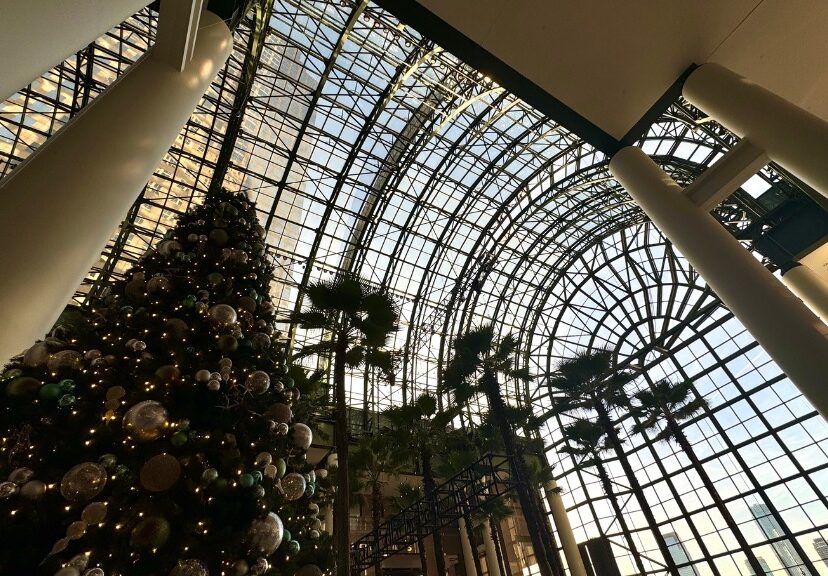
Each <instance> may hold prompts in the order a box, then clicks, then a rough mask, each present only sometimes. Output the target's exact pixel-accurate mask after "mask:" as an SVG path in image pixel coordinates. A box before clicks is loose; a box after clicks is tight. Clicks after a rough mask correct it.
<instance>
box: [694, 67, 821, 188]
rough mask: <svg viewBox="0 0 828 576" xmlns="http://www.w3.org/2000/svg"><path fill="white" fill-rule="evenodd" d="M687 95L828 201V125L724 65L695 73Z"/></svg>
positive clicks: (700, 107) (695, 104)
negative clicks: (827, 160)
mask: <svg viewBox="0 0 828 576" xmlns="http://www.w3.org/2000/svg"><path fill="white" fill-rule="evenodd" d="M682 94H683V96H684V97H685V98H687V100H688V101H689V102H690V103H691V104H693V105H694V106H696V107H698V108H699V109H701V110H702V111H703V112H704V113H706V114H709V115H710V116H711V117H712V118H713V119H714V120H716V121H717V122H719V123H720V124H722V125H723V126H724V127H725V128H727V129H728V130H730V131H731V132H734V133H735V134H737V135H738V136H740V137H743V138H748V139H749V140H750V141H751V142H752V143H753V144H754V145H756V146H758V147H759V148H762V149H763V150H765V152H767V154H768V156H769V157H770V159H771V160H773V161H774V162H778V163H779V164H781V165H782V166H783V167H785V168H787V169H788V170H790V171H791V172H793V173H794V174H796V175H797V176H798V177H799V178H801V179H802V180H803V181H805V182H806V183H807V184H808V185H810V186H811V187H813V188H814V189H815V190H817V191H819V192H820V193H821V194H823V195H826V196H828V162H826V160H825V159H826V158H828V122H825V121H824V120H822V119H821V118H818V117H817V116H814V115H813V114H811V113H810V112H806V111H805V110H803V109H802V108H800V107H799V106H796V105H794V104H792V103H791V102H789V101H787V100H785V99H784V98H781V97H780V96H777V95H776V94H774V93H773V92H770V91H769V90H766V89H765V88H762V87H761V86H759V85H757V84H753V83H752V82H750V81H749V80H747V79H745V78H743V77H741V76H739V75H738V74H735V73H733V72H731V71H730V70H728V69H727V68H724V67H722V66H720V65H718V64H712V63H709V64H703V65H702V66H699V67H698V68H697V69H696V70H694V71H693V73H691V74H690V76H689V77H688V78H687V81H686V82H685V83H684V87H683V89H682Z"/></svg>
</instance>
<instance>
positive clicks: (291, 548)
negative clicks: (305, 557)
mask: <svg viewBox="0 0 828 576" xmlns="http://www.w3.org/2000/svg"><path fill="white" fill-rule="evenodd" d="M287 546H288V547H287V551H288V553H289V554H299V550H300V548H301V546H299V542H297V541H296V540H291V541H290V542H288V544H287Z"/></svg>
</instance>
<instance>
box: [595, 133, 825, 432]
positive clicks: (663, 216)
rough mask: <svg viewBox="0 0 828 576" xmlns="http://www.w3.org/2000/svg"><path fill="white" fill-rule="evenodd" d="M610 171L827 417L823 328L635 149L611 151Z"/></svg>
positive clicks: (750, 255) (811, 314)
mask: <svg viewBox="0 0 828 576" xmlns="http://www.w3.org/2000/svg"><path fill="white" fill-rule="evenodd" d="M610 172H611V173H612V175H613V176H615V178H616V179H617V180H618V182H620V183H621V185H622V186H624V188H625V189H626V190H627V192H628V193H629V194H630V196H631V197H632V199H633V200H634V201H635V202H636V203H637V204H638V205H639V206H640V207H641V208H642V210H644V212H645V213H646V214H647V216H649V217H650V219H651V220H652V221H653V223H655V225H656V226H657V227H658V228H659V230H661V232H662V233H664V235H665V236H666V237H667V238H668V239H669V240H670V241H671V242H672V243H673V244H674V245H675V247H676V248H677V249H678V250H679V251H680V252H681V253H682V254H683V255H684V256H685V257H686V258H687V261H688V262H689V263H690V264H691V265H692V266H693V267H694V268H695V269H696V270H697V271H698V272H699V274H701V276H702V278H704V280H705V281H706V282H707V283H708V285H709V286H710V287H711V288H712V289H713V291H715V292H716V294H717V295H718V296H719V298H721V300H722V302H724V304H725V305H726V306H727V307H728V308H729V309H730V310H731V312H733V314H734V315H735V316H736V317H737V318H738V319H739V321H740V322H741V323H742V324H744V326H745V328H747V330H748V331H749V332H750V333H751V334H752V335H753V337H754V338H756V340H757V341H758V342H759V344H761V345H762V347H763V348H764V349H765V351H767V353H768V354H769V355H770V356H771V358H773V359H774V360H775V361H776V362H777V364H779V366H780V368H781V369H782V370H784V371H785V373H786V374H787V375H788V377H789V378H790V379H791V381H793V383H794V384H796V386H797V387H798V388H799V390H800V391H801V392H802V393H803V394H804V395H805V397H806V398H808V400H809V401H810V402H811V403H812V404H813V405H814V406H815V407H816V409H817V410H818V411H819V412H820V413H821V414H822V415H823V416H828V385H826V380H825V375H826V374H828V326H826V325H825V324H824V323H823V322H822V321H820V319H819V318H817V317H816V316H815V315H814V314H813V312H811V311H810V310H809V309H808V308H807V307H806V306H804V305H803V304H802V302H800V300H799V299H798V298H796V296H794V295H793V293H791V291H790V290H788V289H787V288H785V286H783V285H782V283H781V282H779V281H778V280H777V279H776V278H775V277H774V276H773V274H771V273H770V272H769V271H768V270H767V269H766V268H765V267H764V266H762V264H761V263H760V262H759V261H758V260H757V259H756V258H754V257H753V255H752V254H751V253H750V252H748V251H747V250H746V249H745V248H744V247H743V246H742V245H741V244H740V243H739V241H737V240H736V239H735V238H734V237H733V236H732V235H731V234H730V233H729V232H728V231H727V230H725V228H724V227H723V226H722V225H721V224H719V223H718V222H717V221H716V220H715V219H714V218H713V217H712V216H711V215H710V214H708V213H707V212H705V211H704V210H702V209H701V208H699V207H697V206H695V205H694V204H693V203H692V202H691V201H690V200H689V199H688V198H687V197H686V196H684V194H682V190H681V187H680V186H679V185H678V184H676V183H675V182H674V181H673V180H672V179H671V178H670V177H669V176H668V175H667V174H666V173H665V172H664V171H663V170H662V169H661V168H659V167H658V166H657V165H656V164H655V162H653V161H652V160H651V159H650V158H649V157H648V156H647V155H646V154H645V153H644V152H642V151H641V150H640V149H639V148H635V147H632V146H629V147H627V148H623V149H622V150H621V151H620V152H618V153H617V154H616V155H615V156H614V157H613V159H612V161H611V162H610Z"/></svg>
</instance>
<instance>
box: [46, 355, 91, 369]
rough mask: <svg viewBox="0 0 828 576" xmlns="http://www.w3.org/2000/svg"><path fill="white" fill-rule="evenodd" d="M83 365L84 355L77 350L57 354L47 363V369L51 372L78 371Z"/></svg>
mask: <svg viewBox="0 0 828 576" xmlns="http://www.w3.org/2000/svg"><path fill="white" fill-rule="evenodd" d="M82 364H83V355H81V353H80V352H78V351H77V350H61V351H60V352H55V353H54V354H52V356H51V357H49V360H47V361H46V367H47V368H48V369H49V371H50V372H58V371H62V370H77V369H79V368H80V367H81V365H82Z"/></svg>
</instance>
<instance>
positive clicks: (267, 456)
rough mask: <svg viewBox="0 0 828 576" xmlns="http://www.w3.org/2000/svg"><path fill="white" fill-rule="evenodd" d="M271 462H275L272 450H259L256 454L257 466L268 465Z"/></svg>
mask: <svg viewBox="0 0 828 576" xmlns="http://www.w3.org/2000/svg"><path fill="white" fill-rule="evenodd" d="M271 462H273V454H271V453H270V452H259V453H258V454H256V460H255V464H256V466H267V465H268V464H270V463H271Z"/></svg>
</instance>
